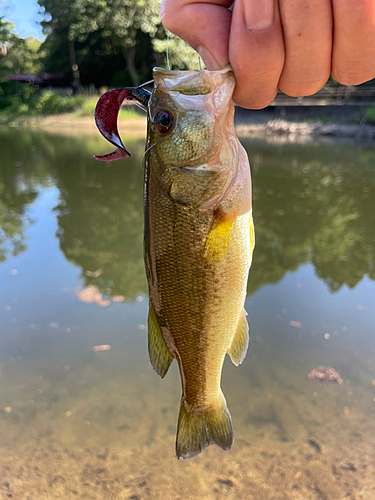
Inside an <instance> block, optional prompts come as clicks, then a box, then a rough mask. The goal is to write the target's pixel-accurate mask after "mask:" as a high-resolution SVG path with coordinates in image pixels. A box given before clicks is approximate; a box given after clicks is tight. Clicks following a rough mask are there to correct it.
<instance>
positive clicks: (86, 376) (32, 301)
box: [0, 131, 375, 500]
mask: <svg viewBox="0 0 375 500" xmlns="http://www.w3.org/2000/svg"><path fill="white" fill-rule="evenodd" d="M242 142H243V143H244V145H245V147H246V149H247V151H248V153H249V156H250V161H251V164H252V177H253V195H254V196H253V198H254V199H253V206H254V218H255V226H256V239H257V244H256V250H255V253H254V259H253V267H252V270H251V273H250V278H249V284H248V297H247V300H246V309H247V311H248V312H249V320H250V329H251V342H250V348H249V352H248V355H247V358H246V360H245V361H244V363H243V365H242V366H241V367H239V368H235V367H234V366H233V365H232V364H231V363H230V361H229V360H228V359H227V360H226V362H225V366H224V370H223V377H222V378H223V380H222V385H223V390H224V393H225V395H226V398H227V401H228V406H229V408H230V411H231V414H232V419H233V426H234V432H235V443H234V446H233V448H232V450H231V451H230V452H228V453H225V452H223V451H221V450H220V449H218V448H217V447H215V446H212V447H210V448H209V449H207V450H205V451H204V452H203V453H202V454H201V455H200V456H199V457H197V458H195V459H193V460H191V461H188V462H181V461H177V460H176V458H175V455H174V441H175V431H176V420H177V414H178V408H179V399H180V381H179V374H178V370H177V367H176V364H175V363H174V364H173V366H172V368H171V370H170V372H169V373H168V375H167V376H166V378H165V379H164V380H160V379H159V377H158V376H157V374H156V373H155V372H154V371H153V369H152V367H151V365H150V363H149V360H148V353H147V329H146V322H147V308H148V305H147V286H146V280H145V274H144V269H143V256H142V238H143V234H142V232H143V220H142V219H143V214H142V196H143V189H142V183H143V168H142V165H141V158H142V153H143V148H144V141H143V140H140V141H133V142H131V141H130V142H129V141H128V142H127V146H128V148H129V149H130V151H131V152H132V154H133V156H132V158H130V159H127V160H126V161H119V162H116V163H113V164H103V163H99V162H96V161H95V160H93V159H92V155H93V154H95V153H101V152H102V153H104V152H107V151H108V150H109V149H108V147H107V145H106V143H105V142H104V141H103V140H102V139H101V138H100V137H93V138H92V137H85V136H84V135H82V136H79V137H71V138H67V137H60V136H57V135H48V134H46V133H42V132H33V133H28V132H20V131H2V132H1V133H0V151H1V156H0V498H1V499H7V498H13V499H16V500H21V499H25V500H34V499H55V498H61V499H62V498H64V499H72V498H79V499H104V498H105V499H112V498H113V499H132V500H143V499H156V500H157V499H163V500H169V499H171V500H172V499H173V500H177V499H180V500H186V499H198V498H199V499H221V498H232V499H237V498H238V499H254V500H271V499H280V500H281V499H298V500H315V499H319V500H331V499H344V498H345V499H347V498H348V499H351V500H357V499H358V500H359V499H362V500H366V499H369V500H373V499H374V498H375V451H374V450H375V307H374V305H375V281H374V280H375V201H374V200H375V148H374V147H369V146H356V145H341V144H339V145H335V144H326V145H316V144H304V145H298V144H277V143H276V144H275V143H265V142H252V141H250V140H246V139H244V140H243V141H242ZM96 346H105V347H101V348H100V347H99V348H98V347H96ZM109 346H110V349H109V348H108V347H109ZM97 349H107V350H97ZM319 365H325V366H327V367H330V366H332V367H334V368H335V369H336V370H337V372H338V373H339V375H340V377H341V378H342V380H343V383H342V384H329V383H327V382H319V381H318V380H310V379H306V375H307V374H308V373H309V372H310V371H311V370H312V369H313V368H315V367H317V366H319Z"/></svg>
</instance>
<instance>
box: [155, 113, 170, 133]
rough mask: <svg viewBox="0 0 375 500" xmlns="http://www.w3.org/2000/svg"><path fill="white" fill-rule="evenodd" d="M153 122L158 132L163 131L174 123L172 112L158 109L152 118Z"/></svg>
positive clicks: (166, 130)
mask: <svg viewBox="0 0 375 500" xmlns="http://www.w3.org/2000/svg"><path fill="white" fill-rule="evenodd" d="M153 122H154V123H155V126H156V128H157V129H158V130H159V132H163V133H165V132H168V130H170V129H171V127H172V125H173V123H174V118H173V115H172V113H170V112H169V111H158V112H157V113H156V115H155V116H154V118H153Z"/></svg>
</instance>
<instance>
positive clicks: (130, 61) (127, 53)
mask: <svg viewBox="0 0 375 500" xmlns="http://www.w3.org/2000/svg"><path fill="white" fill-rule="evenodd" d="M122 52H123V54H124V58H125V61H126V66H127V69H128V71H129V75H130V78H131V80H132V84H133V86H134V87H138V85H139V80H138V75H137V71H136V69H135V65H134V59H135V46H133V47H124V46H123V47H122Z"/></svg>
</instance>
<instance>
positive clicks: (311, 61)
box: [279, 0, 332, 96]
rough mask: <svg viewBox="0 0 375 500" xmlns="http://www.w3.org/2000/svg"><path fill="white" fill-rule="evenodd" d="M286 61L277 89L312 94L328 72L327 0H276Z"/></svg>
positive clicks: (329, 21)
mask: <svg viewBox="0 0 375 500" xmlns="http://www.w3.org/2000/svg"><path fill="white" fill-rule="evenodd" d="M279 5H280V17H281V22H282V26H283V33H284V44H285V62H284V68H283V72H282V73H281V78H280V81H279V88H280V90H282V92H284V94H287V95H290V96H304V95H311V94H315V92H317V91H318V90H319V89H321V88H322V87H323V85H324V84H325V83H326V81H327V80H328V78H329V75H330V73H331V51H332V9H331V1H330V0H309V2H306V0H279Z"/></svg>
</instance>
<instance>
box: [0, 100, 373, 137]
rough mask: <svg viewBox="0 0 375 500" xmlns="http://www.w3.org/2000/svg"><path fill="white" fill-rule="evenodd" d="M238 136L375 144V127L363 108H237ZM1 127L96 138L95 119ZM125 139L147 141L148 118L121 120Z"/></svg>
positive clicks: (35, 120) (8, 121) (13, 122)
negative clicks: (140, 138) (139, 138)
mask: <svg viewBox="0 0 375 500" xmlns="http://www.w3.org/2000/svg"><path fill="white" fill-rule="evenodd" d="M235 125H236V131H237V134H238V136H240V137H254V138H267V139H269V140H286V141H289V140H290V141H295V140H296V141H309V140H316V139H318V138H320V139H322V140H324V139H327V138H332V139H343V140H346V141H348V140H349V141H350V140H354V141H365V142H374V141H375V124H370V123H367V122H366V120H365V118H364V115H363V113H362V110H361V109H360V107H359V106H351V107H349V106H348V107H346V106H345V107H338V106H325V107H320V108H319V107H303V106H301V107H298V108H282V107H280V108H273V107H268V108H266V109H264V110H261V111H251V110H244V109H241V108H236V115H235ZM0 127H11V128H26V127H27V128H35V129H40V130H45V131H48V132H49V133H53V134H60V135H76V134H85V135H96V134H97V133H98V131H97V128H96V126H95V121H94V116H93V114H92V116H91V115H86V116H80V115H78V114H74V113H65V114H60V115H49V116H38V117H22V116H21V117H0ZM119 130H120V133H121V134H122V135H123V136H124V137H144V136H145V134H146V117H145V115H142V114H139V115H135V114H134V111H133V110H132V111H131V112H130V113H129V115H128V116H127V115H126V112H125V113H124V114H123V116H121V117H120V118H119Z"/></svg>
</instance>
